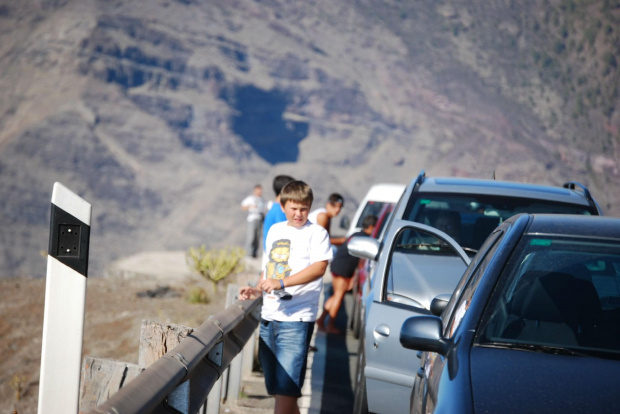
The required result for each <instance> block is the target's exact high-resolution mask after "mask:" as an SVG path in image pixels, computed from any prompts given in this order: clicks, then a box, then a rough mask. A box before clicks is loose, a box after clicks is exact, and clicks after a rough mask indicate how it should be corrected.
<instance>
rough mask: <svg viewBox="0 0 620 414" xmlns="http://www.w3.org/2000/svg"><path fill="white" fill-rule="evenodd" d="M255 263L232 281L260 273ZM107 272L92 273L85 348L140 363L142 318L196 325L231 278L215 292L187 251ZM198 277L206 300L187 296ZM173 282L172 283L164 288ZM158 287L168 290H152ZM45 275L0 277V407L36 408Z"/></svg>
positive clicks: (218, 305)
mask: <svg viewBox="0 0 620 414" xmlns="http://www.w3.org/2000/svg"><path fill="white" fill-rule="evenodd" d="M255 265H256V263H254V262H249V263H248V264H247V266H246V271H244V272H243V273H241V274H239V275H236V276H234V277H232V278H231V280H229V282H233V283H237V284H246V283H247V281H249V280H254V279H256V270H255V268H254V266H255ZM110 268H111V269H112V270H113V271H111V272H109V273H108V277H105V278H103V277H102V278H89V279H88V282H87V293H86V315H85V322H84V344H83V355H91V356H95V357H100V358H110V359H116V360H119V361H125V362H131V363H137V362H138V349H139V339H140V326H141V323H142V320H145V319H146V320H154V321H159V322H163V323H174V324H178V325H184V326H189V327H197V326H199V325H200V324H201V323H202V322H204V320H205V319H207V318H208V317H209V316H210V315H213V314H215V313H217V312H219V311H221V310H222V309H224V305H225V304H224V300H225V296H226V295H225V290H226V282H225V281H224V283H222V285H221V286H220V289H219V291H218V294H213V293H211V285H210V282H207V281H205V280H204V279H201V278H200V277H199V276H196V275H192V274H191V272H189V271H188V270H187V266H186V265H185V262H184V256H183V253H182V252H175V253H170V254H164V255H161V254H153V253H147V254H142V255H138V256H136V257H133V258H130V259H124V260H123V261H120V262H119V263H115V264H114V265H113V266H111V267H110ZM195 285H200V286H202V287H204V288H205V289H206V290H207V292H209V294H210V297H211V302H210V303H209V304H190V303H189V302H188V300H187V292H188V290H189V288H190V287H192V286H195ZM165 288H168V289H165ZM154 292H159V293H164V292H165V293H164V294H162V295H160V296H157V295H156V296H155V297H151V296H152V294H153V293H154ZM44 298H45V280H44V279H28V278H19V279H0V350H2V352H1V353H0V367H1V369H0V407H1V408H0V412H2V413H13V412H14V410H17V412H18V413H19V414H30V413H32V414H34V413H36V411H37V400H38V392H39V390H38V382H39V370H40V355H41V338H42V328H43V309H44Z"/></svg>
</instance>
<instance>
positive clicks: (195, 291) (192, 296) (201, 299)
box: [187, 286, 210, 304]
mask: <svg viewBox="0 0 620 414" xmlns="http://www.w3.org/2000/svg"><path fill="white" fill-rule="evenodd" d="M187 301H188V302H189V303H192V304H196V303H204V304H207V303H209V302H210V299H209V295H207V291H206V290H204V289H203V288H201V287H200V286H194V287H192V288H191V289H190V290H189V292H188V294H187Z"/></svg>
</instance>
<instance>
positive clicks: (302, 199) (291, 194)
mask: <svg viewBox="0 0 620 414" xmlns="http://www.w3.org/2000/svg"><path fill="white" fill-rule="evenodd" d="M287 201H294V202H296V203H299V204H303V205H306V206H308V207H311V206H312V202H313V201H314V195H313V194H312V189H311V188H310V186H309V185H308V184H306V183H304V182H303V181H299V180H297V181H291V182H289V183H288V184H286V185H285V186H284V188H282V192H281V193H280V204H282V206H284V205H285V204H286V202H287Z"/></svg>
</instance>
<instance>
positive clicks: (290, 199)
mask: <svg viewBox="0 0 620 414" xmlns="http://www.w3.org/2000/svg"><path fill="white" fill-rule="evenodd" d="M312 201H313V194H312V189H311V188H310V186H308V184H306V183H304V182H303V181H292V182H290V183H288V184H286V185H285V186H284V188H283V189H282V192H281V193H280V203H281V204H282V209H283V210H284V214H285V215H286V221H284V222H281V223H276V224H274V225H273V226H271V228H270V229H269V233H268V234H267V239H266V244H265V250H266V254H265V255H264V256H263V271H262V274H261V280H260V282H259V283H258V285H257V286H256V288H252V287H243V288H241V289H240V290H239V299H240V300H245V299H250V298H253V297H255V296H257V295H258V294H261V293H262V295H263V307H262V311H261V323H260V341H259V357H260V361H261V365H262V368H263V372H264V374H265V386H266V387H267V392H268V393H269V394H270V395H274V396H275V398H276V404H275V409H274V412H275V413H276V414H280V413H299V407H298V406H297V399H298V398H299V397H300V396H301V388H302V386H303V382H304V378H305V373H306V363H307V359H308V348H309V345H310V339H311V338H312V333H313V330H314V322H315V320H316V317H317V313H318V310H319V298H320V295H321V291H322V289H323V280H322V276H323V274H324V273H325V270H326V269H327V264H328V262H329V260H331V258H332V250H331V244H330V242H329V234H328V233H327V231H326V230H325V229H324V228H323V227H321V226H319V225H317V224H314V223H312V222H310V221H308V213H309V212H310V208H311V206H312Z"/></svg>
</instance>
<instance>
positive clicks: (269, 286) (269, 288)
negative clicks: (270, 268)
mask: <svg viewBox="0 0 620 414" xmlns="http://www.w3.org/2000/svg"><path fill="white" fill-rule="evenodd" d="M257 287H258V288H259V289H261V290H263V291H265V292H267V293H271V292H273V291H274V290H278V289H281V288H282V287H281V286H280V279H263V280H261V281H260V282H259V283H258V286H257Z"/></svg>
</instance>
